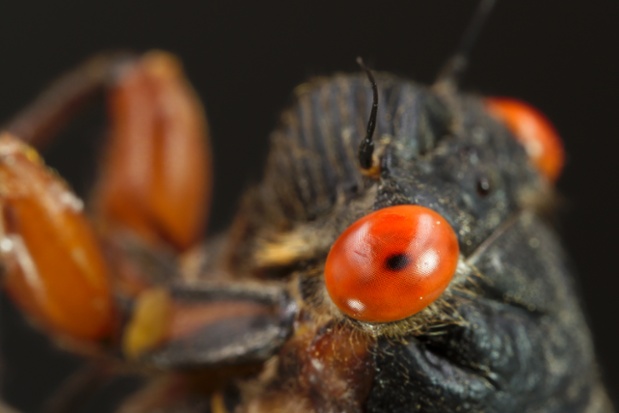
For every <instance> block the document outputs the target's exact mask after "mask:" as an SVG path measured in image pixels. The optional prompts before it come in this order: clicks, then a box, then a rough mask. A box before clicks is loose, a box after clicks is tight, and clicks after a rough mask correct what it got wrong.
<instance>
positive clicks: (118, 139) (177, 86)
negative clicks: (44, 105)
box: [95, 51, 211, 251]
mask: <svg viewBox="0 0 619 413" xmlns="http://www.w3.org/2000/svg"><path fill="white" fill-rule="evenodd" d="M108 109H109V114H110V119H111V122H112V127H111V133H110V138H109V146H108V152H107V156H106V158H105V160H104V164H103V169H102V173H101V176H100V182H99V186H98V188H97V191H96V195H95V210H96V213H97V215H98V216H97V218H99V219H100V220H101V221H103V222H104V224H105V225H106V227H107V229H108V230H111V231H113V232H114V231H116V232H118V231H123V230H126V229H130V230H131V231H133V232H134V233H136V234H138V235H139V237H140V238H141V239H142V240H144V241H146V242H147V243H149V244H150V245H154V246H162V245H165V246H170V247H172V248H173V249H175V250H177V251H183V250H186V249H187V248H189V247H191V246H193V245H195V244H196V243H197V242H198V241H199V240H200V239H201V237H202V235H203V230H204V225H205V220H206V214H207V210H208V205H209V197H210V189H211V173H210V166H211V159H210V152H209V147H208V135H207V125H206V119H205V116H204V111H203V108H202V106H201V104H200V101H199V99H198V98H197V96H196V95H195V93H194V91H193V90H192V89H191V86H190V85H189V84H188V82H187V81H186V80H185V78H184V76H183V73H182V70H181V67H180V64H179V62H178V61H177V60H176V59H175V58H174V57H173V56H171V55H169V54H167V53H164V52H158V51H155V52H150V53H147V54H146V55H144V56H143V57H142V58H141V59H139V60H138V61H136V62H133V63H132V64H129V65H127V66H126V67H125V68H123V69H122V70H119V71H118V76H117V78H116V80H115V84H114V85H113V86H112V87H111V89H110V94H109V100H108Z"/></svg>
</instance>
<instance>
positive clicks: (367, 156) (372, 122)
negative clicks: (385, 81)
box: [357, 57, 378, 170]
mask: <svg viewBox="0 0 619 413" xmlns="http://www.w3.org/2000/svg"><path fill="white" fill-rule="evenodd" d="M357 64H358V65H359V66H361V68H362V69H363V70H365V74H366V75H367V76H368V80H369V81H370V83H371V84H372V93H373V98H372V111H371V112H370V119H369V120H368V127H367V132H366V133H365V138H364V139H363V140H362V141H361V144H360V145H359V165H360V166H361V168H362V169H365V170H370V169H372V166H373V165H372V155H373V153H374V141H373V140H372V137H373V136H374V129H375V128H376V112H377V111H378V88H377V87H376V80H374V75H373V74H372V71H371V70H370V69H369V68H368V67H367V66H366V65H365V63H363V59H362V58H361V57H357Z"/></svg>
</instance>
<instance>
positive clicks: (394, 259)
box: [385, 254, 411, 271]
mask: <svg viewBox="0 0 619 413" xmlns="http://www.w3.org/2000/svg"><path fill="white" fill-rule="evenodd" d="M410 263H411V259H410V257H409V256H408V255H406V254H394V255H392V256H390V257H388V258H387V260H386V261H385V264H386V265H387V268H388V269H390V270H392V271H400V270H403V269H404V268H406V267H407V266H408V264H410Z"/></svg>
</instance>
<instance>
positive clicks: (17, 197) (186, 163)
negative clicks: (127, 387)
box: [0, 52, 210, 343]
mask: <svg viewBox="0 0 619 413" xmlns="http://www.w3.org/2000/svg"><path fill="white" fill-rule="evenodd" d="M104 87H105V88H106V89H107V90H108V92H109V93H108V97H109V100H108V101H109V105H108V106H109V114H110V120H111V125H112V127H111V136H110V142H109V147H108V151H107V156H106V158H105V160H104V163H103V167H102V172H101V177H100V183H99V185H98V186H97V189H96V191H95V194H94V211H95V221H96V222H97V223H98V226H97V228H98V229H99V230H100V231H98V232H97V233H96V232H95V231H94V230H93V228H92V226H91V225H90V223H89V222H88V221H87V219H86V218H85V216H84V212H83V207H82V202H81V201H80V200H79V199H78V198H77V197H76V196H75V195H74V194H73V193H72V192H71V191H70V190H69V189H68V187H67V185H66V184H64V182H63V181H62V180H61V178H60V177H58V176H57V175H56V174H54V173H53V172H51V171H50V170H48V169H47V168H46V167H45V165H44V164H43V163H42V161H41V160H40V159H39V157H38V155H37V153H36V151H35V150H34V149H33V148H32V147H30V146H28V145H27V144H25V143H23V142H21V141H19V140H18V139H17V138H16V137H15V136H14V135H13V134H14V133H22V134H23V135H24V137H25V138H26V140H27V141H29V142H32V143H34V144H37V145H39V146H40V145H42V144H44V143H45V142H47V140H48V139H49V137H50V136H51V135H52V134H53V132H55V131H56V130H57V129H58V128H59V127H60V126H61V125H62V124H63V123H64V122H66V121H67V120H68V118H69V117H70V115H72V114H74V113H75V112H76V111H77V109H78V106H79V104H82V103H84V102H85V101H86V100H88V98H89V97H91V96H92V95H93V94H94V91H96V90H98V89H101V88H104ZM7 130H9V131H11V132H12V133H5V134H3V135H2V137H1V138H0V211H1V213H2V214H1V217H0V218H1V219H0V250H1V251H0V252H1V253H2V263H3V266H4V269H5V274H4V275H3V277H2V282H3V284H4V286H5V288H6V289H7V291H8V292H9V294H10V295H11V296H12V297H13V298H14V300H15V301H16V302H17V303H18V305H19V306H20V307H21V308H22V309H23V310H24V312H25V313H26V314H27V315H29V316H30V317H31V318H32V319H34V320H35V321H36V322H37V323H38V324H40V325H41V326H43V327H44V328H45V329H47V330H48V331H50V332H51V333H52V335H53V336H55V337H58V338H62V339H68V340H69V341H77V342H80V343H85V342H86V343H87V342H91V341H100V340H103V339H107V338H112V337H113V336H116V335H117V334H115V332H118V328H119V326H118V324H119V323H118V320H117V318H118V317H117V315H116V312H117V310H116V309H115V304H114V300H113V299H112V294H113V292H112V290H113V289H114V288H115V287H118V286H119V285H120V286H121V288H122V286H123V285H126V283H125V282H124V279H125V278H127V277H130V276H133V275H135V274H128V273H130V271H129V272H128V271H126V269H127V268H138V269H139V267H140V263H135V264H134V265H133V266H132V265H131V261H132V258H131V257H130V254H129V253H127V252H126V251H125V250H124V249H123V247H122V245H121V244H122V242H120V241H119V240H122V239H124V238H125V237H126V235H127V234H129V237H130V238H131V239H134V240H137V243H138V244H140V245H144V247H143V249H144V250H147V249H149V248H154V249H169V250H171V251H178V252H180V251H183V250H185V249H188V248H190V247H191V246H193V245H195V244H196V243H197V242H198V241H199V240H200V239H201V237H202V229H203V228H204V223H205V217H206V211H207V209H208V200H209V193H210V173H209V172H208V167H209V165H210V154H209V152H208V141H207V136H206V130H207V126H206V121H205V118H204V115H203V110H202V107H201V105H200V103H199V100H198V99H197V97H196V96H195V94H194V93H193V91H192V89H191V87H190V86H189V84H188V83H187V82H186V81H185V79H184V77H183V74H182V71H181V68H180V64H179V63H178V62H177V61H176V59H175V58H173V57H172V56H170V55H168V54H166V53H163V52H151V53H148V54H146V55H144V56H143V57H141V58H128V57H122V58H119V57H115V58H111V57H107V58H95V59H92V60H91V61H89V62H87V63H86V64H85V65H84V66H82V67H81V68H79V69H78V70H76V71H74V72H72V73H70V74H69V75H67V76H66V77H65V78H63V79H61V81H60V82H59V83H57V84H56V85H54V86H53V87H52V88H51V89H50V91H49V92H48V93H46V94H44V95H43V96H42V97H41V98H40V99H39V100H38V101H37V102H35V104H34V105H33V106H32V107H31V108H30V109H28V110H26V111H24V112H23V113H22V114H21V115H20V116H18V117H17V118H16V120H15V121H14V122H12V123H10V124H9V125H8V127H7ZM117 241H119V242H117ZM102 245H107V247H106V249H105V250H106V251H108V250H112V251H113V254H111V255H106V254H104V253H103V249H102V248H101V247H102ZM110 257H112V258H113V259H112V260H111V261H110ZM106 258H107V259H106ZM127 262H129V263H130V264H129V265H127V264H126V263H127ZM144 272H145V271H142V272H140V271H138V273H139V275H140V276H141V275H144V274H143V273H144ZM110 280H111V281H110ZM141 281H142V282H143V284H142V285H141V286H140V287H146V286H148V285H149V282H148V280H141ZM134 284H135V283H134ZM117 292H118V291H117ZM120 292H121V293H127V291H120ZM128 293H129V295H132V294H134V293H135V291H128Z"/></svg>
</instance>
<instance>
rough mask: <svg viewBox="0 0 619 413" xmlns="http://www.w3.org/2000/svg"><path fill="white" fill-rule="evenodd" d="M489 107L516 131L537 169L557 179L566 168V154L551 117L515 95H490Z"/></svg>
mask: <svg viewBox="0 0 619 413" xmlns="http://www.w3.org/2000/svg"><path fill="white" fill-rule="evenodd" d="M486 107H487V108H488V110H489V111H490V113H492V114H493V115H494V116H496V117H497V118H498V119H499V120H501V121H502V122H504V123H505V124H506V125H507V127H508V128H509V129H510V130H511V131H512V132H513V134H514V135H516V138H518V140H519V141H520V142H521V143H522V144H523V145H524V148H525V150H526V151H527V154H528V155H529V157H530V158H531V160H532V161H533V164H535V166H536V167H537V169H538V170H539V171H540V172H541V173H542V174H544V175H545V176H546V177H547V178H548V179H550V180H551V181H555V180H556V179H557V178H558V177H559V175H560V174H561V170H562V169H563V163H564V160H565V154H564V152H563V145H562V143H561V138H559V135H558V134H557V132H556V131H555V129H554V127H553V126H552V124H551V123H550V121H549V120H548V119H546V117H545V116H544V115H542V114H541V113H540V112H539V111H537V110H536V109H534V108H533V107H531V106H529V105H527V104H526V103H524V102H520V101H518V100H515V99H508V98H489V99H486Z"/></svg>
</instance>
